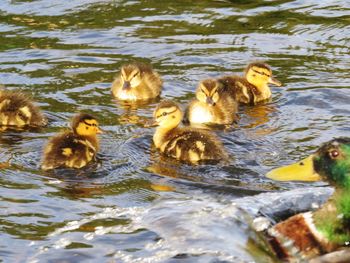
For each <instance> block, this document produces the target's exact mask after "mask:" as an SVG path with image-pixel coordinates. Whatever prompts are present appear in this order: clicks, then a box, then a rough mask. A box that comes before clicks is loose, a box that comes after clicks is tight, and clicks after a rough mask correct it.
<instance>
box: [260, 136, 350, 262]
mask: <svg viewBox="0 0 350 263" xmlns="http://www.w3.org/2000/svg"><path fill="white" fill-rule="evenodd" d="M293 175H294V176H293ZM349 175H350V138H345V137H341V138H337V139H333V140H331V141H329V142H327V143H325V144H323V145H322V146H321V147H320V148H319V149H318V150H317V151H316V153H314V154H312V155H311V156H309V157H307V158H306V159H304V160H301V161H299V162H297V163H295V164H292V165H288V166H285V167H281V168H277V169H274V170H272V171H270V172H269V173H268V174H267V177H269V178H271V179H275V180H304V181H315V180H319V179H321V180H325V181H327V182H328V183H329V184H331V185H332V186H334V187H335V191H334V193H333V195H332V196H331V198H330V199H329V200H328V201H327V203H326V204H325V205H323V206H322V207H321V208H320V209H319V210H316V211H315V212H306V213H301V214H297V215H294V216H292V217H290V218H289V219H287V220H285V221H282V222H280V223H278V224H277V225H275V226H273V227H272V228H270V229H269V230H268V234H269V236H270V239H271V244H272V247H273V248H274V249H275V251H276V253H277V254H278V255H279V256H280V257H282V258H289V259H290V258H291V257H292V256H294V257H299V258H300V259H302V261H303V262H304V261H305V262H307V260H308V259H310V258H312V257H315V256H318V255H320V254H324V253H327V252H331V251H334V250H336V249H338V248H340V247H345V246H347V245H348V244H349V241H350V223H349V222H350V206H349V200H350V176H349ZM293 262H294V261H293ZM298 262H299V261H298ZM322 262H323V261H322ZM342 262H343V261H342ZM344 262H345V261H344Z"/></svg>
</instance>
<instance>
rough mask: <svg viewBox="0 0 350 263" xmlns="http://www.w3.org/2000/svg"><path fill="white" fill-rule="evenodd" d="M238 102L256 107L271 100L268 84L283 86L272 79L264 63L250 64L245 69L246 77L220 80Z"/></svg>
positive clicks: (225, 77) (233, 76) (221, 78)
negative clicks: (255, 105)
mask: <svg viewBox="0 0 350 263" xmlns="http://www.w3.org/2000/svg"><path fill="white" fill-rule="evenodd" d="M218 80H219V81H220V82H221V83H222V84H223V85H224V86H225V87H226V88H227V89H228V90H230V94H231V96H233V97H234V98H235V100H236V101H238V102H240V103H243V104H250V105H254V104H257V103H259V102H263V101H266V100H268V99H270V98H271V95H272V93H271V90H270V87H269V86H268V84H269V83H270V84H274V85H276V86H281V85H282V84H281V82H280V81H278V80H277V79H275V78H273V77H272V70H271V68H270V66H269V65H267V64H266V63H262V62H253V63H250V64H249V65H248V66H247V68H246V69H245V74H244V77H241V76H236V75H228V76H223V77H220V78H219V79H218Z"/></svg>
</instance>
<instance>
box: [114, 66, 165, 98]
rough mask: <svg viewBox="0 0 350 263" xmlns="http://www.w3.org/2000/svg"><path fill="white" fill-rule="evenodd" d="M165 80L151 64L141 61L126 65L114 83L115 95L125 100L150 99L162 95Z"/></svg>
mask: <svg viewBox="0 0 350 263" xmlns="http://www.w3.org/2000/svg"><path fill="white" fill-rule="evenodd" d="M162 84H163V81H162V79H161V78H160V76H159V74H158V73H157V72H156V71H154V70H153V69H152V67H151V66H149V65H146V64H141V63H133V64H128V65H124V66H122V67H121V69H120V73H119V75H118V76H117V78H116V79H115V80H114V82H113V84H112V94H113V96H114V97H116V98H117V99H120V100H125V101H137V100H149V99H152V98H156V97H158V96H159V95H160V92H161V88H162Z"/></svg>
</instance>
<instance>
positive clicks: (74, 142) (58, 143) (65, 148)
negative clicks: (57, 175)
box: [41, 113, 101, 170]
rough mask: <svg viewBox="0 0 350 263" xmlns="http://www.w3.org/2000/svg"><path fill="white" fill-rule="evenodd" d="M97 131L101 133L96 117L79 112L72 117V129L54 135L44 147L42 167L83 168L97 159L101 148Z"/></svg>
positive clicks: (45, 168) (47, 168)
mask: <svg viewBox="0 0 350 263" xmlns="http://www.w3.org/2000/svg"><path fill="white" fill-rule="evenodd" d="M97 133H101V130H100V129H99V127H98V122H97V121H96V119H95V118H94V117H93V116H91V115H89V114H84V113H82V114H78V115H76V116H75V117H74V118H73V119H72V131H65V132H63V133H61V134H59V135H57V136H55V137H52V138H51V139H50V141H49V142H48V144H47V145H46V147H45V149H44V156H43V161H42V165H41V168H42V169H43V170H49V169H54V168H58V167H71V168H81V167H83V166H85V165H87V164H88V163H89V162H90V161H92V160H94V159H95V156H96V153H97V151H98V150H99V142H98V138H97V136H96V135H97Z"/></svg>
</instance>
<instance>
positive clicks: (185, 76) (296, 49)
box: [0, 0, 350, 262]
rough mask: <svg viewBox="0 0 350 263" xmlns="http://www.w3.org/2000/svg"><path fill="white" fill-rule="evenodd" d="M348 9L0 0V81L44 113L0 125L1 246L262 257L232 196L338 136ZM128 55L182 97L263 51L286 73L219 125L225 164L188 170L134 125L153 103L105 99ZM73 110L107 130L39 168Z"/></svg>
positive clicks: (49, 254)
mask: <svg viewBox="0 0 350 263" xmlns="http://www.w3.org/2000/svg"><path fill="white" fill-rule="evenodd" d="M349 11H350V4H349V3H348V1H340V0H339V1H321V3H320V1H316V0H304V1H287V0H279V1H277V0H276V1H194V2H190V1H175V2H174V1H166V0H165V1H112V0H71V1H58V0H51V1H45V0H37V1H30V0H27V1H24V0H23V1H16V0H11V1H9V0H4V1H1V3H0V14H1V19H0V40H1V43H2V44H1V47H0V52H1V56H0V83H1V84H3V85H4V86H6V87H7V88H8V89H17V88H19V89H21V90H23V91H25V92H27V93H29V94H31V95H32V97H33V98H34V99H35V100H36V101H37V103H38V104H39V105H40V106H41V107H42V109H43V110H44V112H45V114H46V115H47V116H48V118H49V120H50V122H49V126H48V127H46V128H43V129H41V130H39V131H3V132H1V134H0V147H1V152H0V161H1V162H6V160H7V159H8V158H9V157H10V156H12V159H11V164H12V165H11V166H10V167H6V165H5V167H3V168H2V169H1V177H0V187H1V192H0V193H1V197H0V207H1V212H0V213H1V219H0V220H1V224H0V226H1V228H0V230H1V240H2V242H1V245H0V258H1V259H2V260H3V261H4V262H62V261H64V260H65V261H66V262H96V261H99V262H103V261H106V262H120V261H124V262H135V261H138V262H218V261H231V262H240V261H260V262H268V261H273V260H274V259H273V257H272V256H271V255H269V253H267V252H265V251H264V249H263V246H262V245H261V244H260V243H259V238H258V237H256V235H255V234H254V233H253V232H252V231H251V230H250V229H249V227H248V221H249V219H247V218H249V215H245V213H244V212H242V211H241V210H240V208H238V207H237V206H236V205H234V204H233V203H232V202H236V200H240V199H237V198H241V197H246V196H251V195H254V194H257V193H261V192H268V191H276V190H286V189H295V188H304V187H306V186H310V184H303V183H278V182H273V181H270V180H268V179H266V178H265V177H264V174H265V172H267V171H268V170H270V169H271V168H274V167H277V166H280V165H282V164H287V163H289V162H291V161H296V160H298V159H299V158H300V157H304V156H306V155H308V154H309V153H311V152H313V151H314V150H315V149H316V148H317V145H319V144H320V143H322V142H324V141H327V140H330V139H331V138H333V137H337V136H348V134H349V130H350V129H349V125H348V123H349V121H350V107H349V106H348V104H349V101H350V89H349V80H350V75H349V73H348V72H349V67H350V59H349V58H350V55H349V54H350V50H349V38H348V36H349V33H350V15H349ZM134 60H135V61H141V62H147V63H151V64H152V65H153V67H154V68H155V69H156V70H157V71H158V72H159V73H160V74H161V75H162V77H163V80H164V90H163V93H162V97H163V98H169V99H173V100H175V101H177V102H179V103H181V105H183V106H185V105H186V103H187V102H188V101H189V99H191V98H192V97H193V91H194V89H195V87H196V85H197V83H198V81H199V80H201V79H203V78H207V77H211V76H220V75H224V74H229V73H237V74H241V72H242V71H243V68H244V67H245V65H246V64H248V63H249V62H250V61H253V60H264V61H266V62H268V63H269V64H270V65H271V67H272V69H273V72H274V75H275V77H276V78H277V79H279V80H280V81H282V82H283V83H284V86H283V87H282V88H273V99H272V101H271V102H269V103H267V104H265V105H259V106H256V107H242V108H241V109H240V112H239V114H240V117H241V120H240V122H239V124H238V127H237V128H236V129H233V130H232V131H216V132H217V134H218V136H220V138H222V140H223V142H224V144H225V147H226V148H227V150H228V152H229V154H230V157H231V162H230V164H228V165H204V166H199V167H191V166H188V165H180V164H178V163H176V162H172V161H171V160H164V159H162V158H160V156H159V155H158V154H157V152H156V151H154V150H153V149H152V148H151V137H152V134H153V130H152V129H150V128H144V127H143V123H144V122H145V121H147V120H149V119H151V117H152V111H153V109H154V108H155V105H156V104H157V102H152V103H150V104H148V105H142V106H140V107H132V106H130V105H125V104H120V103H118V102H116V101H115V100H114V99H113V98H112V97H111V95H110V86H111V82H112V81H113V78H114V76H115V75H116V73H117V71H118V69H119V67H120V66H121V65H122V64H124V63H127V62H129V61H134ZM78 111H86V112H90V113H93V114H94V115H95V116H96V117H97V118H98V119H99V120H100V123H101V125H102V127H103V129H104V130H106V131H107V132H106V133H105V134H104V135H103V136H102V138H101V152H100V155H99V161H98V162H97V163H96V164H94V165H91V166H89V167H87V168H84V169H82V170H80V171H72V170H69V169H60V170H56V171H52V172H43V171H41V170H40V169H39V162H40V159H41V152H42V147H43V145H44V144H45V143H46V142H47V139H48V138H49V137H50V136H52V135H53V134H55V133H57V132H58V131H60V130H61V129H62V128H65V127H67V125H68V124H67V123H68V121H69V118H70V117H71V116H73V115H74V114H75V113H76V112H78ZM314 185H316V186H318V185H319V183H315V184H314ZM239 207H241V208H242V209H243V210H244V209H248V208H251V204H250V207H248V205H247V206H246V207H245V204H244V202H243V203H242V202H241V203H240V205H239Z"/></svg>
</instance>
